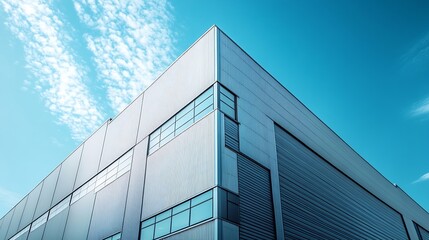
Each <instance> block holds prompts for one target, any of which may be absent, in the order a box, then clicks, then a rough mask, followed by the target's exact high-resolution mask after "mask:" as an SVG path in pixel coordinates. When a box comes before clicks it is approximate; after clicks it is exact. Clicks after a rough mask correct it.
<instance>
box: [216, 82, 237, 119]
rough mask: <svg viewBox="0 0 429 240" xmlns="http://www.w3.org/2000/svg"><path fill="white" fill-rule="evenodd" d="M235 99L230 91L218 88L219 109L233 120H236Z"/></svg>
mask: <svg viewBox="0 0 429 240" xmlns="http://www.w3.org/2000/svg"><path fill="white" fill-rule="evenodd" d="M236 105H237V104H236V97H235V95H234V94H232V93H231V92H230V91H228V90H226V89H225V88H224V87H222V86H220V87H219V109H220V110H221V111H222V112H223V113H225V114H226V115H228V116H229V117H231V118H232V119H234V120H237V114H236Z"/></svg>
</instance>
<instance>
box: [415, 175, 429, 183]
mask: <svg viewBox="0 0 429 240" xmlns="http://www.w3.org/2000/svg"><path fill="white" fill-rule="evenodd" d="M428 180H429V173H426V174H423V175H422V176H421V177H420V178H419V179H417V180H416V181H414V182H413V183H418V182H423V181H428Z"/></svg>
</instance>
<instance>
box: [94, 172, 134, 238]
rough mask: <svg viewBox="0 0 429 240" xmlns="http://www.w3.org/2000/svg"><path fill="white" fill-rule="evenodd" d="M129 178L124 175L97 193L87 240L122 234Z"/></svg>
mask: <svg viewBox="0 0 429 240" xmlns="http://www.w3.org/2000/svg"><path fill="white" fill-rule="evenodd" d="M129 178H130V174H129V173H126V174H124V175H122V176H121V177H120V178H118V179H116V180H115V181H114V182H112V183H110V184H109V185H107V186H106V187H105V188H103V189H102V190H100V191H99V192H97V195H96V197H95V204H94V210H93V213H92V218H91V225H90V228H89V234H88V239H105V238H107V237H109V236H111V235H113V234H115V233H117V232H122V221H123V219H124V212H125V202H126V198H127V190H128V180H129Z"/></svg>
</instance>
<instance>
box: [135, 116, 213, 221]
mask: <svg viewBox="0 0 429 240" xmlns="http://www.w3.org/2000/svg"><path fill="white" fill-rule="evenodd" d="M214 122H215V118H214V112H212V113H211V114H209V115H207V116H206V117H205V118H203V119H201V120H200V121H198V122H197V123H195V124H194V125H192V126H191V127H190V128H189V129H188V130H186V131H184V132H183V133H181V134H180V135H179V136H177V137H176V138H174V139H173V140H171V141H170V142H168V143H167V144H165V145H164V146H163V147H162V148H160V149H158V150H157V151H156V152H154V153H153V154H152V155H150V156H148V159H147V169H146V180H145V188H144V196H143V212H142V220H143V219H146V218H147V217H149V216H151V215H153V214H156V213H158V212H160V211H162V210H165V209H167V208H169V207H171V206H173V205H175V204H178V203H180V202H182V201H184V200H186V199H189V198H190V197H193V196H195V195H197V194H199V193H201V192H203V191H205V190H208V189H210V188H212V187H214V185H215V180H214V171H215V169H214V166H215V159H214V156H215V154H214V148H215V142H214V134H215V129H214Z"/></svg>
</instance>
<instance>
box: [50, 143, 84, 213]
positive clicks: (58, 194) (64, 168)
mask: <svg viewBox="0 0 429 240" xmlns="http://www.w3.org/2000/svg"><path fill="white" fill-rule="evenodd" d="M82 149H83V145H81V146H79V147H78V148H77V149H76V150H75V151H74V152H73V153H72V154H70V156H68V157H67V159H66V160H64V162H63V163H62V164H61V170H60V175H59V176H58V183H57V187H56V188H55V193H54V199H53V200H52V206H53V205H55V204H57V203H59V202H60V201H61V200H62V199H64V198H65V197H67V196H68V195H69V194H70V193H71V192H72V191H73V186H74V182H75V180H76V175H77V168H78V167H79V161H80V157H81V155H82Z"/></svg>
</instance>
